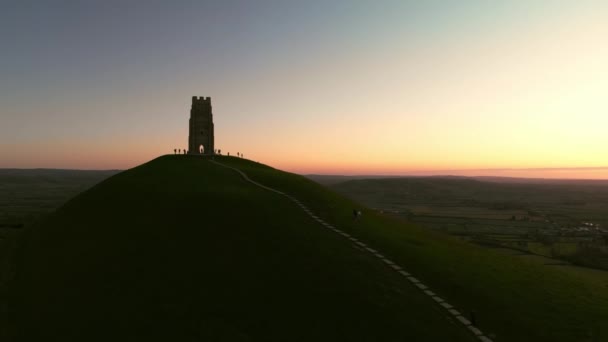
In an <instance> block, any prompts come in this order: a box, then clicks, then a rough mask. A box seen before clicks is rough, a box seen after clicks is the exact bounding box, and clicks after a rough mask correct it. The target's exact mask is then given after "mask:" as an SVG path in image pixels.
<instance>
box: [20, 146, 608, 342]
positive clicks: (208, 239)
mask: <svg viewBox="0 0 608 342" xmlns="http://www.w3.org/2000/svg"><path fill="white" fill-rule="evenodd" d="M216 159H218V160H221V161H222V162H223V163H225V164H227V165H230V166H233V167H237V168H239V169H241V170H242V171H244V172H246V173H247V174H248V175H249V176H250V178H252V179H254V180H256V181H258V182H260V183H262V184H265V185H268V186H271V187H273V188H276V189H279V190H281V191H284V192H286V193H288V194H291V195H293V196H295V197H297V198H298V199H300V200H301V201H302V202H304V203H305V204H306V205H307V206H308V207H309V208H311V209H312V210H313V211H314V212H315V213H316V214H317V215H319V216H321V217H322V218H324V219H325V220H326V221H328V222H330V223H332V224H334V225H336V226H338V227H340V228H341V229H343V230H345V231H347V232H349V233H351V234H352V235H354V236H356V237H358V238H359V239H361V240H363V241H365V242H366V243H368V245H371V246H372V247H374V248H376V249H378V250H381V251H383V252H384V254H386V255H387V256H389V257H390V258H391V259H393V260H395V261H397V262H398V263H399V264H401V265H402V266H403V267H404V268H406V269H407V270H408V271H410V272H412V273H413V274H414V275H415V276H416V277H418V278H420V279H422V280H423V281H424V282H425V283H426V284H427V285H429V286H431V287H432V289H433V290H434V291H435V292H437V293H438V294H439V295H440V296H442V297H444V298H446V299H447V300H448V301H449V302H450V303H451V304H453V305H455V306H456V307H457V308H458V309H459V310H460V311H461V312H463V313H468V312H470V311H475V313H476V317H477V321H478V325H479V326H480V328H481V329H482V330H483V331H484V332H486V333H488V334H494V335H495V337H494V340H495V341H606V340H608V328H606V325H605V322H606V319H607V318H608V277H606V275H605V273H581V274H579V275H577V276H573V275H572V274H571V273H566V272H562V271H560V269H559V268H550V267H546V266H543V265H539V264H538V263H534V262H528V261H526V260H521V261H517V260H514V259H513V258H512V257H508V256H505V255H504V254H501V253H498V252H494V251H492V250H487V249H484V248H481V247H477V246H474V245H471V244H468V243H466V242H462V241H459V240H457V239H454V238H451V237H447V236H444V235H441V234H438V233H434V232H432V231H427V230H423V229H419V228H416V227H413V226H410V225H408V224H406V223H403V222H400V221H397V220H395V219H391V218H388V217H384V216H381V215H379V214H376V213H375V212H374V211H371V210H367V209H365V208H361V206H358V205H357V204H355V203H353V202H351V201H350V200H347V199H345V198H344V197H342V196H340V195H338V194H336V193H334V192H332V191H329V190H327V189H326V188H324V187H323V186H321V185H318V184H316V183H314V182H312V181H310V180H308V179H306V178H304V177H301V176H297V175H293V174H289V173H285V172H282V171H279V170H275V169H273V168H270V167H267V166H264V165H261V164H257V163H253V162H251V161H247V160H243V159H238V158H230V157H216ZM353 208H361V209H362V210H363V216H362V218H361V219H360V220H353V218H352V210H353ZM20 266H21V267H20V273H19V274H18V278H17V281H16V283H15V288H16V291H15V293H16V294H18V296H15V297H14V298H15V300H14V303H13V308H14V310H15V311H14V312H13V314H12V317H13V318H14V322H13V325H14V326H15V327H16V328H17V329H16V331H17V337H19V338H20V339H21V340H33V339H37V340H42V339H48V338H49V337H52V338H56V339H62V340H76V339H78V340H107V339H109V338H112V339H113V340H116V339H119V340H120V339H124V340H127V339H130V340H132V339H144V338H145V339H147V340H167V339H172V340H192V341H195V340H209V341H304V340H306V341H310V340H321V341H408V340H409V341H460V340H470V336H469V335H468V334H467V332H466V331H463V329H462V328H461V327H459V326H457V325H455V324H453V322H452V321H450V319H449V318H447V317H446V316H445V314H444V312H443V311H441V310H439V308H438V307H436V306H435V305H434V303H432V301H430V300H429V299H428V298H426V297H421V294H420V293H419V292H418V291H417V290H415V289H414V288H413V286H412V285H410V284H409V283H407V282H405V281H404V280H403V279H401V278H400V277H398V276H397V275H396V274H394V273H393V272H390V271H388V269H387V268H386V267H385V266H384V265H382V264H380V263H379V262H378V261H376V260H374V259H371V258H370V257H368V256H367V255H366V254H364V253H359V252H358V251H357V250H355V249H353V248H352V247H351V246H350V245H349V244H348V243H347V242H345V241H344V240H343V239H339V238H338V237H337V236H335V235H333V234H331V233H330V232H329V231H327V230H324V229H322V228H321V227H319V226H318V225H317V224H316V223H315V222H314V221H312V220H311V219H310V218H309V217H308V216H306V215H305V214H304V213H303V212H301V211H300V210H299V209H298V208H297V207H296V206H295V205H293V203H291V202H289V201H287V199H286V198H284V197H281V196H279V195H277V194H274V193H272V192H268V191H265V190H263V189H260V188H257V187H255V186H253V185H251V184H250V183H247V182H245V181H244V180H243V179H242V178H240V177H239V175H238V174H237V173H236V172H234V171H232V170H229V169H226V168H222V167H221V166H218V165H215V164H212V163H210V162H209V161H207V160H205V159H203V158H197V157H188V156H166V157H161V158H158V159H156V160H154V161H151V162H149V163H147V164H144V165H142V166H140V167H137V168H134V169H132V170H129V171H126V172H123V173H121V174H118V175H116V176H114V177H111V178H110V179H108V180H106V181H104V182H102V183H101V184H99V185H97V186H95V187H94V188H92V189H91V190H89V191H87V192H85V193H83V194H81V195H79V196H78V197H76V198H74V199H73V200H71V201H70V202H68V203H67V204H66V205H65V206H63V207H62V208H61V209H60V210H58V211H57V212H56V213H55V214H54V215H52V216H51V217H50V218H49V219H48V220H46V221H45V222H44V223H43V224H41V225H39V226H37V227H35V228H34V229H31V230H30V231H29V232H28V236H27V237H26V238H25V243H24V247H23V250H22V253H21V262H20Z"/></svg>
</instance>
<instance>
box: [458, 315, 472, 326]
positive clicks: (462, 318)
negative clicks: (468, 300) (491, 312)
mask: <svg viewBox="0 0 608 342" xmlns="http://www.w3.org/2000/svg"><path fill="white" fill-rule="evenodd" d="M456 319H457V320H459V321H460V323H462V324H464V325H471V321H469V320H468V319H466V318H464V317H463V316H456Z"/></svg>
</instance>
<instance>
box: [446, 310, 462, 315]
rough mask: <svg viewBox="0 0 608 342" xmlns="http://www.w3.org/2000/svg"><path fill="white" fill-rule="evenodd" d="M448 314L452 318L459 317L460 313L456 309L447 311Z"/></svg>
mask: <svg viewBox="0 0 608 342" xmlns="http://www.w3.org/2000/svg"><path fill="white" fill-rule="evenodd" d="M448 312H449V313H451V314H452V315H454V316H460V312H458V310H456V309H449V310H448Z"/></svg>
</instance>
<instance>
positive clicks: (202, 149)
mask: <svg viewBox="0 0 608 342" xmlns="http://www.w3.org/2000/svg"><path fill="white" fill-rule="evenodd" d="M188 134H189V136H188V153H189V154H214V152H215V150H214V147H213V113H212V112H211V98H210V97H202V96H201V97H200V98H197V97H196V96H192V109H190V130H189V133H188Z"/></svg>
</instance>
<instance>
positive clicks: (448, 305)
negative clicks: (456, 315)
mask: <svg viewBox="0 0 608 342" xmlns="http://www.w3.org/2000/svg"><path fill="white" fill-rule="evenodd" d="M441 306H443V307H444V308H446V309H448V310H450V309H452V308H453V306H451V305H450V303H446V302H443V303H441ZM456 312H458V311H456Z"/></svg>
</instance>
